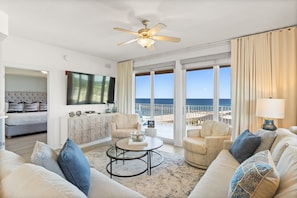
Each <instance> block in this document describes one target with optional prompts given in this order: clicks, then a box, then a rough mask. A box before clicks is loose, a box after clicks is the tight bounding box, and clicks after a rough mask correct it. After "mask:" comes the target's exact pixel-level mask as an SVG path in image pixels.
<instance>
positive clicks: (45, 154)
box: [31, 141, 65, 178]
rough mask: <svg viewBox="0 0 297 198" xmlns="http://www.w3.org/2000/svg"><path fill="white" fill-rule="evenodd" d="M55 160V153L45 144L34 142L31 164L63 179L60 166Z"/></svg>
mask: <svg viewBox="0 0 297 198" xmlns="http://www.w3.org/2000/svg"><path fill="white" fill-rule="evenodd" d="M57 158H58V155H57V154H56V152H55V151H54V150H53V149H51V148H50V147H49V146H48V145H47V144H45V143H43V142H39V141H36V143H35V146H34V149H33V153H32V155H31V162H32V163H33V164H36V165H39V166H42V167H44V168H46V169H47V170H49V171H52V172H54V173H57V174H58V175H60V176H61V177H63V178H65V176H64V174H63V172H62V170H61V168H60V166H59V165H58V162H57Z"/></svg>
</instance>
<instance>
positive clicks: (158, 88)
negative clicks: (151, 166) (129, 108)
mask: <svg viewBox="0 0 297 198" xmlns="http://www.w3.org/2000/svg"><path fill="white" fill-rule="evenodd" d="M135 111H136V112H138V113H139V115H140V117H141V118H142V122H143V129H145V128H146V127H147V126H146V124H147V120H154V121H155V128H156V129H157V136H159V137H161V138H164V139H169V140H173V123H174V74H173V70H162V71H152V72H145V73H138V74H135Z"/></svg>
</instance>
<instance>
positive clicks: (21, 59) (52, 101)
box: [0, 36, 117, 148]
mask: <svg viewBox="0 0 297 198" xmlns="http://www.w3.org/2000/svg"><path fill="white" fill-rule="evenodd" d="M2 45H3V46H2V60H3V65H4V66H7V67H16V68H22V69H32V70H44V71H48V78H47V93H48V139H47V141H48V144H49V145H50V146H51V147H53V148H60V147H61V145H62V144H63V143H64V140H61V139H60V137H61V136H65V133H66V132H65V131H61V134H60V118H61V117H63V116H66V115H67V114H68V112H70V111H78V110H81V111H87V110H95V111H98V112H103V111H104V109H105V105H74V106H67V105H66V76H65V70H71V71H77V72H84V73H92V74H102V75H108V76H113V77H115V76H116V66H117V63H116V62H114V61H111V60H106V59H102V58H100V57H95V56H90V55H87V54H83V53H80V52H76V51H71V50H68V49H64V48H59V47H55V46H51V45H47V44H43V43H40V42H37V41H32V40H27V39H23V38H19V37H15V36H9V37H7V38H6V39H5V41H3V44H2ZM65 56H66V58H65ZM0 78H3V76H0ZM0 81H2V80H1V79H0ZM1 91H2V92H3V90H1Z"/></svg>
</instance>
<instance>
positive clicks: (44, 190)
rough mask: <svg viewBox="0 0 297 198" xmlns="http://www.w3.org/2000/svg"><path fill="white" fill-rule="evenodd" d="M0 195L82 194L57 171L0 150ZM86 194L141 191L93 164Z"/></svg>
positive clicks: (13, 197)
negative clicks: (125, 184)
mask: <svg viewBox="0 0 297 198" xmlns="http://www.w3.org/2000/svg"><path fill="white" fill-rule="evenodd" d="M0 159H1V161H0V181H1V185H0V197H2V198H7V197H9V198H22V197H24V198H25V197H30V198H40V197H43V198H47V197H48V198H52V197H59V198H63V197H65V198H66V197H67V198H74V197H75V198H83V197H86V195H85V194H84V193H83V192H81V191H80V190H79V189H78V188H77V187H76V186H74V185H73V184H71V183H70V182H68V181H67V180H66V179H64V178H63V177H61V176H60V175H58V174H56V173H54V172H51V171H49V170H47V169H46V168H44V167H42V166H39V165H35V164H33V163H25V160H24V159H23V158H22V157H21V156H19V155H17V154H15V153H13V152H10V151H7V150H0ZM90 175H91V177H90V184H91V185H90V191H89V193H88V197H94V198H97V197H106V198H112V197H119V198H125V197H127V198H130V197H131V198H133V197H135V198H138V197H144V196H143V195H141V194H139V193H137V192H135V191H133V190H131V189H129V188H127V187H125V186H123V185H121V184H120V183H117V182H116V181H114V180H112V179H110V178H109V177H107V176H105V175H104V174H102V173H100V172H98V171H97V170H95V169H94V168H91V169H90Z"/></svg>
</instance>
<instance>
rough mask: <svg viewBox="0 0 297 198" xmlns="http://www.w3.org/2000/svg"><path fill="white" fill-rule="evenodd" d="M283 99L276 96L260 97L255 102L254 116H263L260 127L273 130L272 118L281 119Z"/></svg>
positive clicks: (283, 109) (283, 111)
mask: <svg viewBox="0 0 297 198" xmlns="http://www.w3.org/2000/svg"><path fill="white" fill-rule="evenodd" d="M284 107H285V100H284V99H276V98H260V99H257V103H256V116H259V117H263V118H264V124H263V125H262V129H265V130H269V131H274V130H276V129H277V128H276V126H275V125H274V122H273V119H283V118H284V116H285V108H284Z"/></svg>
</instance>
